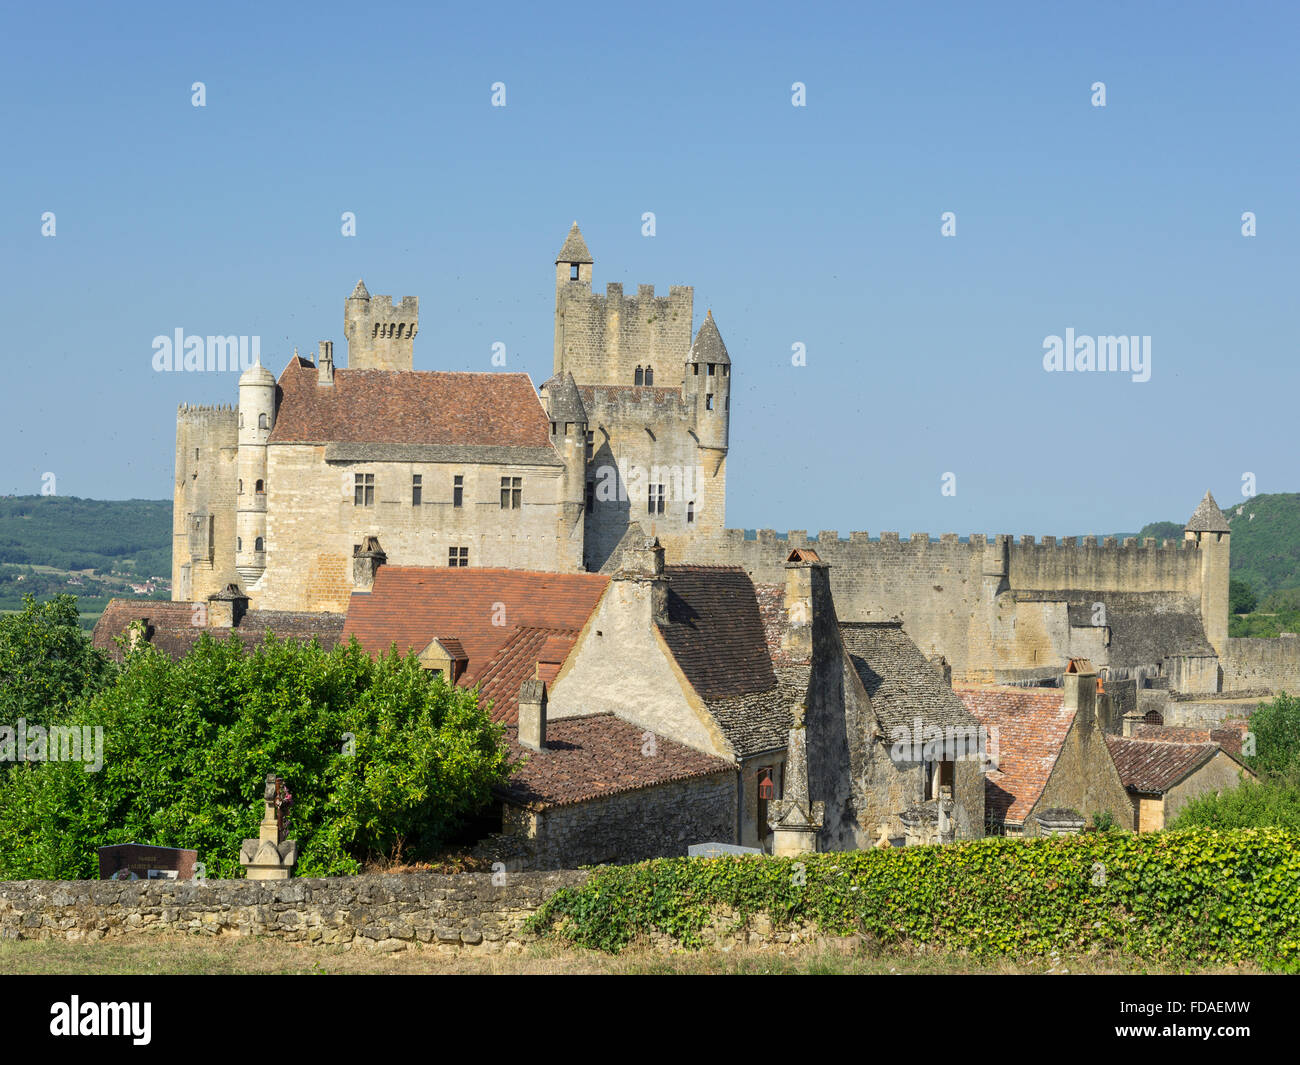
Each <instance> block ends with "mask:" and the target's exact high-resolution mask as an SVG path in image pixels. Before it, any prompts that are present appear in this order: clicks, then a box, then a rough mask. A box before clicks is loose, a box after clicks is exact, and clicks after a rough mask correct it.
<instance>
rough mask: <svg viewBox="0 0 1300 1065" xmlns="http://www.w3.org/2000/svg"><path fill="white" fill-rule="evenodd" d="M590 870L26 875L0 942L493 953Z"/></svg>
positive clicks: (2, 908) (5, 896)
mask: <svg viewBox="0 0 1300 1065" xmlns="http://www.w3.org/2000/svg"><path fill="white" fill-rule="evenodd" d="M588 875H589V874H588V873H586V872H582V871H572V870H570V871H565V872H554V873H511V874H507V876H506V883H505V884H504V885H503V886H500V887H497V886H494V885H493V884H492V874H489V873H461V874H458V875H450V876H449V875H439V874H434V873H408V874H402V875H395V876H353V877H338V878H330V879H319V880H316V879H305V878H304V879H294V880H280V881H254V880H208V881H202V882H196V881H177V880H134V881H113V880H71V881H49V880H26V881H11V882H8V883H0V938H4V939H63V940H73V941H76V940H81V941H85V942H96V941H98V940H101V939H106V938H107V939H115V938H119V937H125V936H138V935H150V934H157V933H163V932H184V933H193V934H201V935H264V936H271V937H274V938H276V939H282V940H285V941H287V942H292V943H305V944H310V945H313V946H316V945H337V946H344V947H351V948H354V949H365V950H380V951H398V950H405V949H407V948H413V947H417V946H419V945H427V946H429V947H433V948H436V949H441V950H445V951H455V952H459V951H462V950H465V951H470V952H473V953H497V952H500V951H503V950H509V949H519V948H520V947H522V946H523V944H525V943H526V942H528V941H529V940H531V939H532V938H534V937H532V936H530V935H527V934H525V933H524V932H523V931H522V926H523V923H524V922H525V921H526V920H527V919H528V917H530V916H531V915H532V914H533V912H534V911H536V910H537V908H538V907H539V906H540V905H541V904H542V903H543V902H544V901H545V900H546V899H548V898H549V897H550V896H551V895H553V894H554V893H555V892H556V891H558V890H559V889H560V888H562V887H573V886H576V885H578V884H582V883H584V882H585V881H586V879H587V877H588Z"/></svg>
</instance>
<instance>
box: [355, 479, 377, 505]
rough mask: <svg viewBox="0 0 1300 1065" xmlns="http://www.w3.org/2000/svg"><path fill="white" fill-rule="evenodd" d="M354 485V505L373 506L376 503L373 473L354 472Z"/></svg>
mask: <svg viewBox="0 0 1300 1065" xmlns="http://www.w3.org/2000/svg"><path fill="white" fill-rule="evenodd" d="M352 486H353V495H352V505H353V506H357V507H373V506H374V505H375V475H374V474H373V473H358V474H354V475H353V478H352Z"/></svg>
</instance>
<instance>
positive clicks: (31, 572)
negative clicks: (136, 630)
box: [0, 496, 172, 627]
mask: <svg viewBox="0 0 1300 1065" xmlns="http://www.w3.org/2000/svg"><path fill="white" fill-rule="evenodd" d="M171 534H172V505H171V502H170V500H158V499H122V500H104V499H78V498H76V497H75V496H4V497H0V611H5V610H18V609H21V608H22V601H23V596H24V595H27V594H30V595H35V596H36V598H37V599H42V600H44V599H48V598H50V597H51V596H53V595H57V594H58V593H60V592H70V593H71V594H73V595H75V596H76V597H77V608H78V610H79V611H81V617H82V624H83V625H86V626H87V627H90V626H93V625H94V623H95V619H96V618H98V616H99V615H100V614H101V613H103V610H104V606H105V605H106V604H107V602H108V600H109V599H111V598H112V597H113V596H128V597H129V596H135V597H138V598H142V599H150V598H152V599H168V598H170V595H171V593H170V581H171V573H172V545H171V538H172V537H171ZM87 570H93V571H94V572H93V573H87V572H86V571H87ZM150 578H160V579H161V580H160V581H159V580H150ZM137 589H138V590H137Z"/></svg>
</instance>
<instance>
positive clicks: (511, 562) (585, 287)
mask: <svg viewBox="0 0 1300 1065" xmlns="http://www.w3.org/2000/svg"><path fill="white" fill-rule="evenodd" d="M593 265H594V261H593V258H592V256H591V254H590V252H589V251H588V248H587V244H586V242H585V240H584V239H583V236H582V233H581V231H580V230H579V228H578V225H577V223H576V222H575V223H574V224H573V226H572V228H571V229H570V230H569V233H568V235H567V237H566V239H565V240H564V243H563V246H562V247H561V249H560V251H559V253H558V255H557V256H556V259H555V332H554V364H553V370H554V372H553V375H552V376H551V377H550V379H549V380H547V381H546V382H545V383H543V384H542V385H541V386H540V387H539V388H537V389H534V387H533V385H532V382H531V381H530V380H529V378H528V376H527V375H526V374H522V373H505V372H501V373H447V372H441V371H417V370H415V369H414V368H413V350H414V340H415V336H416V334H417V333H418V331H419V301H418V300H417V299H415V298H413V297H407V298H404V299H402V300H401V301H400V303H398V304H395V303H394V301H393V300H392V298H391V297H387V296H371V295H370V293H369V292H368V291H367V289H366V287H365V285H364V284H363V283H360V282H358V284H357V286H356V288H355V289H354V290H353V292H352V294H351V295H350V296H349V297H348V299H347V300H346V302H345V308H344V336H345V338H346V342H347V349H348V360H347V365H346V367H343V366H336V365H335V362H334V346H333V342H332V341H321V342H320V345H319V351H318V355H317V358H316V360H315V362H312V361H310V360H308V359H305V358H301V357H298V356H297V355H296V354H295V356H294V357H293V358H292V359H290V360H289V362H288V365H287V366H286V367H285V368H284V370H283V371H282V372H281V374H280V376H279V378H278V379H276V378H275V377H273V376H272V374H271V373H270V372H268V371H267V370H266V369H264V368H263V367H261V366H254V367H253V368H252V369H250V370H248V371H246V372H245V373H244V374H243V376H242V377H241V378H240V381H239V399H238V404H237V405H236V406H234V407H229V406H226V407H220V408H215V409H214V408H198V407H182V408H181V410H180V412H179V414H178V418H177V433H176V492H175V509H174V514H175V517H174V522H175V526H174V529H173V536H174V549H173V574H172V576H173V596H174V598H175V599H177V600H181V601H195V602H197V601H203V600H207V599H209V598H210V597H212V596H214V595H217V594H218V593H223V592H227V591H229V588H230V586H231V585H232V584H233V585H235V586H237V590H238V592H239V593H240V594H241V595H244V596H246V597H247V598H248V600H249V605H250V606H251V608H252V609H253V610H259V611H265V610H270V611H298V612H326V613H333V614H342V613H345V612H346V611H347V610H348V605H349V601H350V598H351V596H352V593H353V592H358V591H360V592H364V591H367V590H369V588H370V587H372V585H373V581H374V573H375V570H376V567H378V566H380V565H385V564H387V565H392V566H439V567H443V566H449V567H499V568H509V569H516V570H532V571H542V572H557V573H576V572H584V571H586V572H605V573H613V572H615V571H616V570H617V569H618V567H619V564H620V558H621V554H622V551H623V548H624V547H625V546H626V545H627V544H629V543H634V542H636V541H637V538H639V537H642V536H644V535H650V536H652V537H657V538H658V540H659V542H660V544H661V545H662V546H663V548H664V549H665V552H666V555H667V557H668V558H669V559H670V560H671V561H672V562H673V563H693V564H705V565H722V566H738V567H741V568H743V569H744V570H745V571H746V573H747V574H748V575H749V576H750V578H751V579H752V580H753V581H754V582H755V583H756V584H759V585H775V584H779V583H780V582H781V581H782V579H783V570H782V567H783V565H784V562H785V560H786V558H787V555H788V553H789V551H790V550H791V549H797V548H801V547H809V546H811V545H814V544H815V547H816V552H817V554H818V556H819V557H820V559H821V560H822V561H823V562H824V563H825V564H827V565H828V566H829V573H830V582H831V588H832V591H833V593H834V596H835V601H836V603H837V604H838V609H839V612H840V617H841V619H842V620H844V621H846V622H849V623H859V622H860V623H878V622H885V621H891V620H897V621H899V622H901V623H902V624H903V626H904V628H905V629H906V631H907V633H908V635H909V637H910V638H911V639H912V640H914V641H915V642H916V644H917V645H918V647H919V648H920V649H921V650H922V651H923V652H924V653H925V654H926V655H929V656H931V657H935V658H939V657H942V658H943V659H944V662H945V665H946V667H947V668H948V669H949V670H950V671H951V674H952V677H953V679H954V680H955V681H958V682H964V683H1012V684H1023V685H1034V684H1041V683H1044V682H1047V683H1053V682H1058V681H1059V677H1060V670H1061V664H1062V663H1063V662H1065V661H1067V660H1068V659H1070V658H1086V659H1088V660H1089V661H1091V662H1093V663H1095V664H1096V666H1097V667H1099V668H1100V669H1102V670H1103V674H1104V676H1105V677H1107V678H1108V679H1111V680H1132V681H1134V682H1135V685H1136V687H1137V688H1138V689H1144V690H1145V689H1164V690H1167V691H1172V692H1176V693H1177V692H1181V693H1214V694H1223V693H1232V692H1236V693H1239V694H1241V695H1242V697H1243V698H1244V697H1247V696H1252V695H1254V694H1256V693H1258V692H1261V691H1271V690H1277V689H1280V688H1283V687H1286V688H1289V689H1291V690H1294V689H1295V687H1296V686H1297V682H1300V654H1297V653H1295V652H1293V651H1292V650H1291V646H1290V645H1291V641H1280V642H1279V641H1276V640H1273V641H1258V640H1229V638H1228V635H1227V618H1228V571H1229V550H1230V548H1229V544H1230V539H1231V536H1230V532H1229V526H1228V520H1227V518H1226V517H1225V515H1224V514H1223V513H1222V511H1220V509H1219V507H1218V506H1217V505H1216V504H1215V502H1214V500H1213V498H1212V497H1211V496H1210V495H1209V493H1206V496H1205V498H1204V499H1203V500H1202V501H1201V503H1200V505H1199V506H1198V507H1197V508H1196V511H1195V513H1194V514H1193V515H1192V517H1191V519H1190V520H1189V522H1188V524H1187V526H1186V530H1185V533H1184V539H1183V540H1182V541H1181V542H1176V543H1172V542H1166V543H1165V544H1163V545H1159V546H1158V545H1157V544H1156V543H1155V541H1154V540H1147V541H1146V542H1145V543H1143V544H1141V545H1139V544H1137V543H1136V542H1135V541H1133V540H1126V541H1125V542H1123V543H1122V544H1121V543H1118V542H1116V541H1115V540H1113V539H1110V538H1108V539H1106V540H1103V541H1102V542H1098V541H1097V539H1096V538H1095V537H1083V538H1082V539H1077V538H1072V537H1071V538H1064V539H1062V540H1060V541H1058V540H1057V539H1056V538H1055V537H1051V536H1044V537H1042V538H1041V539H1036V538H1035V537H1033V536H1022V537H1020V538H1019V540H1016V539H1015V538H1013V537H1011V536H1007V535H998V536H993V537H989V536H986V535H983V534H972V535H971V536H969V537H965V538H961V537H958V535H957V534H955V533H945V534H943V535H942V536H940V537H939V538H938V539H937V540H935V539H931V537H930V536H929V535H928V534H925V533H913V534H912V536H911V537H910V539H907V540H902V539H900V537H899V535H898V534H897V533H894V532H884V533H881V534H880V536H879V538H878V539H872V538H871V537H869V536H868V534H867V533H866V532H853V533H850V534H849V536H848V538H847V539H841V538H840V536H839V534H838V532H836V531H834V530H823V531H822V532H820V533H819V534H818V535H817V536H816V537H815V538H811V537H809V536H808V534H807V532H806V531H804V530H792V531H791V532H789V533H788V534H787V535H786V536H785V537H778V536H777V534H776V533H775V532H773V531H771V530H759V532H758V534H757V537H756V538H754V539H748V538H746V534H745V533H744V532H743V531H742V530H738V529H727V528H726V527H725V503H726V498H725V497H726V468H727V456H728V446H729V424H730V416H731V402H730V400H731V385H732V379H731V369H732V364H731V359H730V357H729V355H728V352H727V348H726V345H725V344H724V343H723V340H722V337H721V334H720V332H719V330H718V327H717V325H716V323H715V322H714V319H713V316H712V313H711V312H710V313H707V314H706V315H705V317H704V319H703V321H702V322H701V324H700V326H699V328H698V329H697V330H695V331H694V334H693V335H692V330H693V327H694V306H693V303H694V293H693V290H692V289H691V288H690V287H687V286H672V287H671V288H670V289H669V290H668V294H667V296H662V295H656V294H655V290H654V287H653V286H651V285H641V286H639V287H638V290H637V293H636V295H635V296H629V295H625V294H624V292H623V289H622V286H621V285H619V284H614V283H610V284H607V285H606V288H605V292H604V294H598V293H596V292H594V291H593V289H592V271H593ZM1283 645H1285V646H1283Z"/></svg>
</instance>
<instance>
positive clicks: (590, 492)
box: [587, 481, 596, 514]
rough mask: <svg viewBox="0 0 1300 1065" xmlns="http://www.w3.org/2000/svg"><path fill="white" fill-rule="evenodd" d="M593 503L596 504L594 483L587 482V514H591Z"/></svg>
mask: <svg viewBox="0 0 1300 1065" xmlns="http://www.w3.org/2000/svg"><path fill="white" fill-rule="evenodd" d="M595 503H596V482H595V481H588V482H587V513H588V514H590V513H591V509H592V507H593V506H594V505H595Z"/></svg>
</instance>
